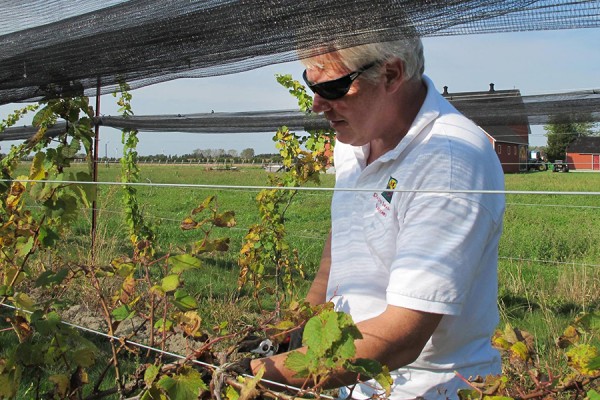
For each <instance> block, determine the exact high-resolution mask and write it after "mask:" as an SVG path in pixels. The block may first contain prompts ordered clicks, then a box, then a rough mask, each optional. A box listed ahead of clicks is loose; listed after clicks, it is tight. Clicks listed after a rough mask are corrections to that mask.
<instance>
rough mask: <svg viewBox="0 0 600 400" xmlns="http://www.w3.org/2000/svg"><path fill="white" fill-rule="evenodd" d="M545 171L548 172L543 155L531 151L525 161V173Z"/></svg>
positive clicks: (546, 162) (546, 161)
mask: <svg viewBox="0 0 600 400" xmlns="http://www.w3.org/2000/svg"><path fill="white" fill-rule="evenodd" d="M532 169H533V170H535V171H547V170H548V159H547V158H546V156H545V154H542V153H541V152H539V151H532V152H531V153H530V157H529V158H528V159H527V171H531V170H532Z"/></svg>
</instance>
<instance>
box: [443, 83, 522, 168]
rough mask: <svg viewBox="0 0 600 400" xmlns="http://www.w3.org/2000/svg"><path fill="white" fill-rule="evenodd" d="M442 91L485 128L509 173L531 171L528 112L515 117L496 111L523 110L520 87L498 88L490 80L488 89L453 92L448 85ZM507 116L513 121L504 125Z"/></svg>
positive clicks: (455, 104)
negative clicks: (529, 165)
mask: <svg viewBox="0 0 600 400" xmlns="http://www.w3.org/2000/svg"><path fill="white" fill-rule="evenodd" d="M442 95H443V96H444V97H445V98H446V99H448V100H449V101H450V102H451V103H452V104H453V105H454V107H456V108H457V109H458V110H459V111H460V112H462V113H463V114H464V115H466V116H467V117H469V118H470V119H472V120H473V121H474V122H475V123H476V124H477V125H479V127H480V128H481V129H483V130H484V131H485V133H486V134H487V135H488V138H489V140H490V144H491V145H492V146H493V147H494V149H495V150H496V154H497V155H498V158H499V159H500V163H501V164H502V169H503V170H504V172H505V173H506V172H524V171H527V160H528V150H529V135H530V134H531V129H530V128H529V121H528V120H527V117H526V116H524V115H525V113H524V112H521V113H519V115H517V116H515V117H513V118H504V116H503V115H501V114H498V115H494V110H497V113H502V112H503V111H504V112H506V109H508V107H510V108H511V109H515V110H519V111H521V110H523V109H524V105H523V99H522V97H521V92H520V91H519V90H517V89H512V90H495V88H494V84H493V83H490V88H489V90H488V91H485V92H460V93H449V92H448V87H447V86H444V92H443V93H442ZM503 120H506V121H509V123H507V124H502V125H500V124H499V123H500V122H501V121H503Z"/></svg>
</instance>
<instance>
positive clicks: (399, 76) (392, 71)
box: [383, 58, 404, 92]
mask: <svg viewBox="0 0 600 400" xmlns="http://www.w3.org/2000/svg"><path fill="white" fill-rule="evenodd" d="M384 68H385V70H384V73H383V77H384V79H385V87H386V88H387V89H388V90H389V91H392V92H394V91H396V90H398V89H400V87H401V86H402V83H403V82H404V63H403V62H402V60H400V59H398V58H396V59H393V60H390V61H387V62H386V63H385V64H384Z"/></svg>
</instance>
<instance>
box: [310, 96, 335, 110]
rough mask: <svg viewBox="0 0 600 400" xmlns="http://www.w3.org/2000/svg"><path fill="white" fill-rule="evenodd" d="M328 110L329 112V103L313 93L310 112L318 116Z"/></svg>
mask: <svg viewBox="0 0 600 400" xmlns="http://www.w3.org/2000/svg"><path fill="white" fill-rule="evenodd" d="M329 110H331V103H330V102H329V100H327V99H325V98H323V97H321V96H319V95H318V94H317V93H315V96H314V97H313V106H312V112H314V113H316V114H318V113H322V112H325V111H329Z"/></svg>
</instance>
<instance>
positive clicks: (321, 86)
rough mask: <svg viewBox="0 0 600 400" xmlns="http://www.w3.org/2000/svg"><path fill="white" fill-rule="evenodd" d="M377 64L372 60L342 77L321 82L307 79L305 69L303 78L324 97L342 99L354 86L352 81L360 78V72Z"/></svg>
mask: <svg viewBox="0 0 600 400" xmlns="http://www.w3.org/2000/svg"><path fill="white" fill-rule="evenodd" d="M375 64H376V63H374V62H372V63H370V64H367V65H365V66H364V67H362V68H359V69H358V70H356V71H354V72H350V73H349V74H348V75H345V76H342V77H341V78H337V79H334V80H332V81H326V82H319V83H311V82H309V81H308V79H306V70H304V73H303V74H302V79H304V82H306V85H307V86H308V87H309V88H310V90H312V91H313V92H314V93H316V94H318V95H319V96H321V97H322V98H324V99H327V100H335V99H340V98H342V97H344V96H345V95H346V93H348V90H350V86H352V82H354V80H355V79H356V78H358V77H359V75H360V74H362V73H363V72H365V71H366V70H368V69H369V68H371V67H373V66H374V65H375Z"/></svg>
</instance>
